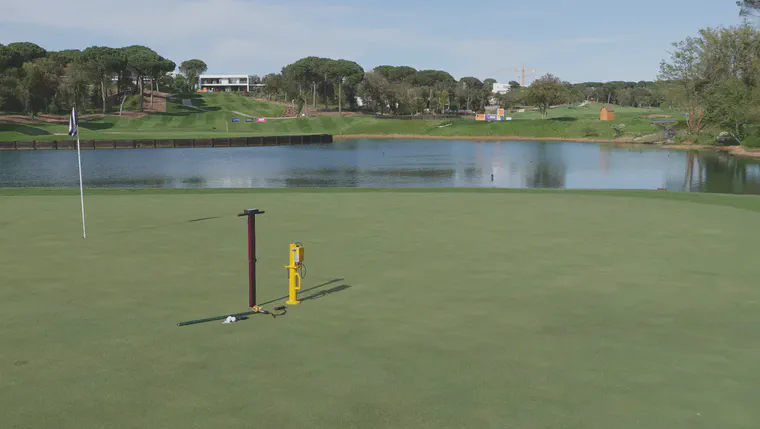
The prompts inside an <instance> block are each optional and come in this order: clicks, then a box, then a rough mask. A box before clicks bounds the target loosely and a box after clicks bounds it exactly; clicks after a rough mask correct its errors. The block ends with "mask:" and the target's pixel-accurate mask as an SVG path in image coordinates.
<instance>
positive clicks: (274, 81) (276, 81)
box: [262, 73, 284, 100]
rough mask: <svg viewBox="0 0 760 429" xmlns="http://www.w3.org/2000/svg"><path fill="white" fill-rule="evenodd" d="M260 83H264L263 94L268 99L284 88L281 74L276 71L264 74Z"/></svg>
mask: <svg viewBox="0 0 760 429" xmlns="http://www.w3.org/2000/svg"><path fill="white" fill-rule="evenodd" d="M262 83H263V84H264V94H266V95H267V97H268V98H269V99H270V100H271V99H273V98H274V97H275V96H277V95H278V94H280V92H281V91H283V90H284V86H283V79H282V75H279V74H276V73H269V74H268V75H266V76H264V79H263V80H262Z"/></svg>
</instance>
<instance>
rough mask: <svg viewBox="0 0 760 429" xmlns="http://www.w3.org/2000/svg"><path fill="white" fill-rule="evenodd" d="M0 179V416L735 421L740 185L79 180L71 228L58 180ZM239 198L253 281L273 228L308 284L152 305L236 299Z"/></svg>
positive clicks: (279, 268) (280, 252) (106, 420)
mask: <svg viewBox="0 0 760 429" xmlns="http://www.w3.org/2000/svg"><path fill="white" fill-rule="evenodd" d="M0 195H2V198H0V213H2V214H3V215H2V218H0V255H2V257H1V258H0V285H1V286H0V345H1V347H0V404H2V406H1V407H0V421H2V422H3V424H2V426H3V427H9V428H14V427H24V428H28V427H56V428H78V429H81V428H95V427H112V428H122V427H123V428H145V427H162V428H175V427H176V428H210V427H254V426H273V427H278V428H306V427H309V428H342V427H357V428H374V427H396V428H446V427H450V428H463V427H472V428H483V427H494V428H497V427H498V428H505V427H514V428H558V427H562V428H583V429H589V428H612V427H614V428H618V429H625V428H631V429H633V428H636V429H639V428H689V429H693V428H711V429H712V428H718V427H719V428H756V427H757V426H758V423H760V408H758V407H757V398H758V396H759V395H760V375H759V374H760V343H758V342H757V326H758V325H759V324H760V311H758V310H759V309H758V303H760V289H758V287H757V279H758V277H760V266H758V265H755V264H753V263H752V262H751V261H752V260H753V257H752V256H751V255H752V254H753V252H754V250H755V249H756V247H757V242H758V239H760V233H759V232H757V230H756V229H755V228H752V227H751V226H752V225H754V224H755V223H756V222H757V216H758V212H760V204H759V201H760V198H757V197H748V196H725V195H702V196H695V195H692V194H671V193H665V192H659V193H658V192H617V193H616V192H610V191H607V192H568V191H555V192H539V191H504V192H496V191H482V192H464V191H458V192H449V191H447V190H440V189H437V190H432V191H428V192H417V191H413V190H406V191H404V192H392V191H383V192H378V191H356V190H354V191H347V190H328V191H324V190H315V191H273V190H267V191H240V190H225V191H222V192H215V191H214V190H207V191H204V192H194V191H159V190H151V191H135V190H130V191H121V190H89V191H88V195H87V197H86V198H87V199H86V203H87V215H88V238H87V240H83V239H82V238H81V237H80V236H79V234H80V232H81V230H80V226H81V225H80V220H79V199H78V198H77V196H76V195H77V190H44V189H41V190H33V189H32V190H0ZM694 202H701V203H705V204H694ZM248 207H258V208H261V209H263V210H265V211H266V214H264V215H262V216H261V217H259V218H258V219H259V220H258V237H257V238H258V244H259V254H258V259H259V261H258V267H259V284H260V289H259V296H260V298H261V301H270V300H272V299H275V298H278V297H281V296H283V295H285V293H286V285H287V280H286V278H285V269H284V265H285V264H286V263H287V245H288V243H290V242H292V241H294V240H298V241H301V242H303V243H304V245H305V246H306V263H307V266H308V272H307V277H306V279H305V282H304V288H312V287H315V286H318V285H322V284H325V283H329V284H326V285H324V286H322V287H320V288H317V289H312V290H310V291H307V292H305V293H303V294H302V296H304V297H312V298H313V299H308V300H305V301H304V302H303V304H302V305H300V306H297V307H296V306H293V307H290V308H289V311H288V313H287V314H286V315H285V316H282V317H278V318H277V319H272V318H271V317H268V316H257V317H254V318H252V319H251V320H245V321H241V322H239V323H237V324H233V325H222V324H221V322H212V323H208V324H203V325H195V326H187V327H177V326H176V323H177V322H180V321H183V320H187V319H194V318H200V317H206V316H216V315H223V314H227V313H233V312H238V311H245V310H246V304H247V291H246V288H247V274H246V273H247V271H246V269H247V260H246V252H245V248H246V239H245V230H246V227H245V220H244V219H242V218H238V217H236V214H237V213H238V212H239V211H241V210H242V209H244V208H248ZM202 218H212V219H206V220H198V219H202ZM192 220H197V221H194V222H192ZM330 292H332V293H330ZM278 302H282V301H278ZM269 307H270V308H271V304H270V305H269Z"/></svg>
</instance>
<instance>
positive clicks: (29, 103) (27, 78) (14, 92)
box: [0, 42, 206, 116]
mask: <svg viewBox="0 0 760 429" xmlns="http://www.w3.org/2000/svg"><path fill="white" fill-rule="evenodd" d="M176 68H177V65H176V64H175V63H174V62H173V61H171V60H169V59H167V58H164V57H163V56H161V55H159V54H158V53H157V52H155V51H154V50H152V49H150V48H148V47H145V46H139V45H134V46H127V47H122V48H111V47H107V46H91V47H89V48H87V49H84V50H81V51H80V50H76V49H71V50H64V51H47V50H45V49H44V48H42V47H40V46H38V45H36V44H34V43H31V42H16V43H10V44H8V45H7V46H5V45H2V44H0V111H5V112H24V113H26V114H29V115H32V116H34V115H36V114H39V113H64V112H68V111H70V110H71V108H72V107H73V106H75V105H76V106H78V107H79V108H80V109H81V110H85V111H87V110H99V111H101V112H103V113H107V112H109V111H110V110H111V109H112V108H114V107H115V106H118V108H119V109H122V108H123V107H124V102H125V101H126V100H127V98H128V97H130V96H134V99H135V103H136V106H135V108H137V109H139V110H140V111H142V110H144V108H145V101H144V93H145V89H146V88H145V85H146V83H147V85H148V89H149V90H150V94H151V97H152V94H153V92H152V91H153V89H155V90H156V91H160V90H161V89H162V88H164V89H165V90H166V89H174V90H176V89H180V90H185V91H189V90H191V89H192V88H191V87H192V85H191V84H190V82H195V81H196V80H197V76H198V75H199V74H200V73H203V72H204V71H206V64H205V63H204V62H203V61H201V60H197V59H194V60H188V61H185V62H183V63H182V64H180V66H179V70H180V72H181V73H182V74H181V75H179V76H178V77H177V78H176V79H175V78H173V77H172V76H171V75H169V73H170V72H173V71H174V70H175V69H176Z"/></svg>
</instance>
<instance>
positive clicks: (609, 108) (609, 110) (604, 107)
mask: <svg viewBox="0 0 760 429" xmlns="http://www.w3.org/2000/svg"><path fill="white" fill-rule="evenodd" d="M602 109H607V111H608V112H614V111H615V108H614V107H612V106H602ZM602 109H599V110H602Z"/></svg>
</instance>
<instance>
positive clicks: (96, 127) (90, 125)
mask: <svg viewBox="0 0 760 429" xmlns="http://www.w3.org/2000/svg"><path fill="white" fill-rule="evenodd" d="M79 126H80V127H82V128H84V129H86V130H90V131H101V130H107V129H109V128H113V124H112V123H110V122H81V123H80V124H79Z"/></svg>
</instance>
